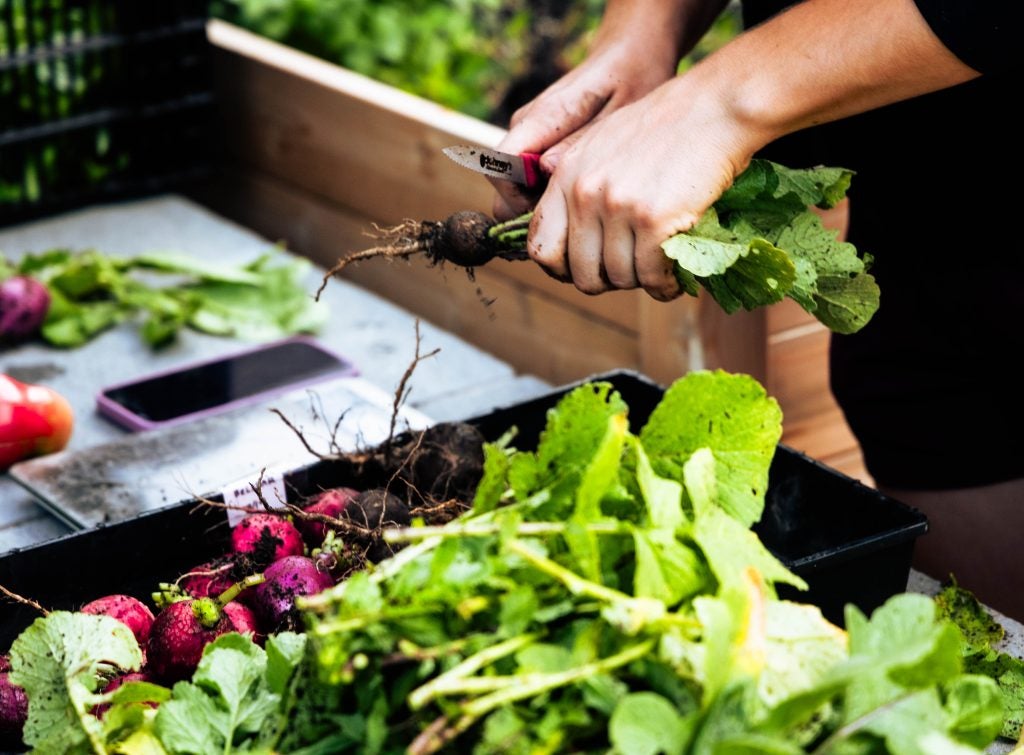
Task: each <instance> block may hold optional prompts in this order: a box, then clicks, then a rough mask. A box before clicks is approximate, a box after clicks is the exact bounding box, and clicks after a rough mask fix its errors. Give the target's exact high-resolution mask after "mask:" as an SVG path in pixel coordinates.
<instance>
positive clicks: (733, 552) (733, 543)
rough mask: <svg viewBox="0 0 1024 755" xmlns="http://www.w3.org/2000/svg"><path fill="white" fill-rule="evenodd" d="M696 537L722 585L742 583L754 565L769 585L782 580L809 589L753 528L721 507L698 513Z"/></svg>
mask: <svg viewBox="0 0 1024 755" xmlns="http://www.w3.org/2000/svg"><path fill="white" fill-rule="evenodd" d="M693 539H694V540H695V541H696V542H697V544H698V545H699V546H700V549H701V551H702V552H703V553H704V558H706V559H707V562H708V566H709V567H710V568H711V571H712V573H713V574H714V575H715V578H716V579H717V580H718V583H719V584H720V585H723V586H726V587H728V586H733V585H737V584H740V583H741V582H742V580H743V574H744V572H745V571H746V570H747V569H748V568H750V567H753V568H754V569H756V570H757V572H758V574H760V576H761V577H762V578H763V579H764V580H765V581H766V582H767V583H768V584H772V583H775V582H782V583H785V584H788V585H792V586H793V587H795V588H797V589H798V590H806V589H807V583H806V582H805V581H804V580H803V579H801V578H800V577H798V576H797V575H796V574H793V572H791V571H790V570H789V569H787V568H786V567H785V566H783V564H782V562H781V561H779V560H778V559H777V558H776V557H775V556H774V555H772V553H771V552H770V551H769V550H768V549H767V548H765V547H764V544H763V543H762V542H761V541H760V539H758V537H757V535H756V534H755V533H754V532H753V531H751V530H749V529H747V528H746V527H745V526H744V525H743V524H741V523H740V522H738V521H737V520H736V519H734V518H732V517H731V516H729V515H727V514H726V513H725V512H724V511H722V510H721V509H717V508H712V509H709V510H707V511H705V512H703V513H701V514H699V515H698V516H697V521H696V525H695V527H694V532H693Z"/></svg>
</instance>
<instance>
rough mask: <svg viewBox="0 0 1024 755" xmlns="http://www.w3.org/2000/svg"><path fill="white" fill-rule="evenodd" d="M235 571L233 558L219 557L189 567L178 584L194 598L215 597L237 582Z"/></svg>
mask: <svg viewBox="0 0 1024 755" xmlns="http://www.w3.org/2000/svg"><path fill="white" fill-rule="evenodd" d="M234 571H235V564H234V562H233V560H232V559H231V558H229V557H222V558H217V559H214V560H212V561H207V562H206V563H204V564H200V565H199V566H197V567H195V568H194V569H189V570H188V571H187V572H185V574H184V575H182V577H181V578H180V579H179V580H178V586H179V587H180V588H181V589H182V590H183V591H184V592H186V593H188V595H190V596H191V597H193V598H211V597H215V596H217V595H220V594H221V593H222V592H224V591H225V590H227V589H228V588H229V587H231V585H233V584H234V583H235V577H234V576H233V572H234Z"/></svg>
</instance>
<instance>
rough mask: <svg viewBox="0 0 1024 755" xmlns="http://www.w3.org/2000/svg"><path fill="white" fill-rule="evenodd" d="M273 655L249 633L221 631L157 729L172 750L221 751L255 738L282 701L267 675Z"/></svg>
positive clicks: (177, 689)
mask: <svg viewBox="0 0 1024 755" xmlns="http://www.w3.org/2000/svg"><path fill="white" fill-rule="evenodd" d="M266 671H267V656H266V653H265V652H264V651H263V649H262V648H260V647H259V646H258V645H256V644H255V643H253V642H252V640H250V639H249V638H248V637H243V636H242V635H240V634H237V633H234V632H232V633H228V634H225V635H221V636H220V637H218V638H217V639H216V640H214V641H213V642H211V643H209V644H208V645H207V646H206V648H205V649H204V650H203V657H202V660H201V661H200V662H199V666H198V668H197V669H196V671H195V674H194V675H193V678H192V682H191V683H189V682H179V683H178V684H175V685H174V689H173V690H172V699H171V700H169V701H167V702H165V703H164V704H163V705H161V706H160V709H159V711H158V713H157V717H156V731H157V733H158V735H159V737H160V740H161V741H162V742H163V743H164V746H165V747H167V749H169V750H171V751H172V752H191V753H211V754H212V753H219V752H224V751H225V750H226V749H228V747H229V746H230V745H233V744H237V743H239V742H240V741H242V740H244V739H245V738H246V737H248V738H250V739H255V737H256V735H257V734H258V733H259V732H260V729H261V727H262V726H263V724H264V722H265V720H266V719H268V718H270V717H271V716H273V715H274V714H275V713H276V712H277V710H278V707H279V705H280V701H281V698H280V696H279V695H277V694H274V693H273V692H271V691H270V689H269V686H268V684H267V679H266Z"/></svg>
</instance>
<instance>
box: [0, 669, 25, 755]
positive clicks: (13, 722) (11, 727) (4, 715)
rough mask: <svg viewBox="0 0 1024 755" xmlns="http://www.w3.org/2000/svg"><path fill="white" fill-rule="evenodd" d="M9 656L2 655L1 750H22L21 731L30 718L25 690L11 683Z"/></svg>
mask: <svg viewBox="0 0 1024 755" xmlns="http://www.w3.org/2000/svg"><path fill="white" fill-rule="evenodd" d="M10 668H11V664H10V661H9V660H8V659H7V656H5V655H0V750H3V751H5V752H6V751H8V750H21V749H22V744H21V732H22V729H23V727H24V726H25V720H26V719H27V718H28V698H27V697H26V696H25V690H23V689H22V688H21V687H17V686H15V685H14V684H12V683H11V679H10V676H9V675H8V673H7V672H8V671H10Z"/></svg>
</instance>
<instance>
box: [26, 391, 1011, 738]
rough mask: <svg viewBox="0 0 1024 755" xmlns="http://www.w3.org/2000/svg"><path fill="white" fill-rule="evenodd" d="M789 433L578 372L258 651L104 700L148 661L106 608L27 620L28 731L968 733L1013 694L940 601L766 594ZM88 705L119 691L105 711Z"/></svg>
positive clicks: (996, 715) (692, 397) (44, 734)
mask: <svg viewBox="0 0 1024 755" xmlns="http://www.w3.org/2000/svg"><path fill="white" fill-rule="evenodd" d="M780 435H781V415H780V413H779V409H778V406H777V404H776V402H775V401H774V400H773V399H771V398H770V397H768V396H767V395H766V394H765V392H764V390H763V389H762V388H761V387H760V385H758V384H757V382H756V381H754V380H753V379H752V378H750V377H747V376H742V375H729V374H727V373H723V372H694V373H691V374H689V375H687V376H685V377H683V378H682V379H680V380H679V381H677V382H676V383H675V384H674V385H673V386H671V387H670V388H669V390H668V391H667V392H666V394H665V397H664V399H663V400H662V402H661V404H660V405H659V406H658V407H657V408H656V409H655V411H654V412H652V413H651V415H650V417H649V419H648V421H647V423H646V425H645V426H644V427H642V428H639V429H638V430H637V431H636V432H634V431H633V429H632V428H631V427H630V423H629V417H628V407H627V406H626V404H625V402H624V401H623V399H622V397H621V396H620V395H618V393H616V392H615V391H614V390H613V389H612V387H611V385H610V384H607V383H601V382H596V383H589V384H585V385H583V386H580V387H578V388H576V389H574V390H573V391H571V392H570V393H569V394H567V395H566V396H565V398H563V399H562V401H561V402H560V403H559V404H558V405H557V406H556V407H555V408H554V409H552V410H551V411H550V412H549V414H548V417H547V423H546V427H545V429H544V431H543V432H542V434H541V437H540V440H539V443H538V444H537V447H536V449H535V450H533V451H526V450H518V449H516V448H515V447H514V445H513V441H514V440H515V434H514V432H511V431H510V432H509V433H507V434H506V435H505V436H504V437H503V438H502V439H500V440H499V441H497V442H495V443H489V444H487V446H486V449H485V459H486V462H485V472H484V478H483V480H482V482H481V484H480V485H479V487H478V490H477V494H476V498H475V500H474V502H473V508H472V510H471V511H469V512H468V513H467V514H465V515H463V516H462V517H460V518H458V519H456V520H454V521H452V522H450V523H448V524H445V525H441V526H427V525H425V524H422V523H417V524H415V525H414V526H412V527H408V528H404V529H397V530H389V531H388V532H387V533H386V538H387V539H388V540H389V541H391V542H393V543H394V544H396V545H397V544H404V546H405V547H403V548H402V549H400V550H399V551H398V552H397V553H396V554H395V555H394V556H393V557H391V558H389V559H387V560H385V561H382V562H380V563H379V564H377V565H375V566H374V567H373V568H371V569H369V570H367V571H361V572H357V573H355V574H353V575H352V576H351V577H349V578H348V579H347V580H346V581H344V582H342V583H340V584H338V585H337V586H335V587H334V588H331V589H330V590H328V591H326V592H324V593H321V594H319V595H315V596H308V597H306V598H304V599H302V601H301V606H302V608H303V610H304V616H305V619H306V632H305V633H304V634H283V635H277V636H272V637H270V638H268V640H267V643H266V649H265V650H263V649H261V648H259V647H258V646H256V645H255V644H253V643H252V642H251V640H249V639H248V638H244V637H240V636H238V635H226V636H224V637H222V638H220V639H218V640H217V641H215V642H214V643H211V644H210V645H209V646H207V648H206V651H205V653H204V656H203V660H202V662H201V664H200V667H199V669H198V671H197V672H196V674H195V675H194V677H193V679H192V680H191V681H190V682H181V683H178V684H176V685H175V686H174V688H173V689H172V690H166V689H164V688H161V687H156V686H155V685H141V686H140V685H139V684H138V683H129V684H126V685H124V686H123V687H122V688H120V689H119V690H117V692H115V693H114V694H113V696H111V695H110V694H109V693H107V694H102V693H98V692H97V690H98V689H100V683H101V680H102V679H104V678H106V676H108V675H109V674H110V673H111V672H112V669H110V665H111V663H114V664H116V665H119V666H122V667H123V668H125V669H127V668H133V667H135V666H136V665H137V662H138V657H139V656H138V647H137V646H136V645H135V640H134V638H133V637H132V636H131V634H130V633H128V632H126V631H122V632H119V633H116V632H115V633H112V635H111V637H109V638H108V640H107V642H106V643H104V644H103V646H90V645H88V643H84V642H82V641H81V638H83V637H85V636H87V634H89V633H93V632H95V631H96V630H97V629H98V627H94V626H92V625H91V624H90V625H86V624H85V623H84V622H86V621H93V620H94V619H96V617H91V616H85V615H79V614H67V613H53V614H51V615H50V616H49V617H47V618H45V619H39V620H38V621H37V622H36V623H35V624H34V625H33V627H32V628H31V629H30V630H29V631H27V632H26V633H24V634H23V635H22V637H20V638H19V640H18V641H17V642H16V643H15V646H14V647H13V648H12V651H11V658H12V667H13V669H12V680H13V681H15V683H17V684H19V685H23V686H24V687H25V689H26V692H27V694H28V697H29V701H30V703H29V705H30V708H29V719H30V721H29V726H28V727H27V728H26V733H27V736H28V737H30V739H29V741H30V743H32V744H36V745H42V744H44V743H45V744H47V745H48V744H50V743H51V742H55V741H56V740H51V739H50V737H56V736H60V737H64V738H71V739H69V741H70V742H71V744H73V745H74V746H76V747H77V746H79V745H81V747H80V748H79V750H78V751H88V750H87V749H86V747H91V748H92V749H91V751H93V752H100V753H104V752H139V753H141V752H153V753H163V752H166V753H208V752H209V753H213V752H228V751H247V752H278V753H303V754H304V755H310V754H311V753H327V752H330V753H346V752H352V753H356V752H358V753H400V752H405V753H410V754H411V755H424V754H425V753H431V752H437V751H441V750H445V749H449V748H452V749H454V751H459V752H474V753H481V754H489V753H497V752H503V753H523V754H524V755H525V754H526V753H536V752H610V753H631V754H632V753H640V754H641V755H659V754H664V755H742V754H749V755H753V754H754V753H761V754H768V755H800V754H801V753H808V752H811V753H821V754H822V755H824V753H839V754H840V755H848V754H849V755H852V754H853V753H892V754H893V755H945V754H947V753H948V754H949V755H959V754H960V753H971V752H975V753H976V752H982V751H983V749H984V747H985V746H987V745H988V743H989V742H991V741H992V740H993V739H994V738H995V737H996V736H997V734H998V733H999V732H1000V730H1001V728H1002V727H1003V725H1004V722H1003V703H1002V697H1001V695H1000V691H999V688H998V686H997V685H996V683H995V682H994V681H993V680H992V679H990V678H988V677H987V676H982V675H976V674H965V673H964V665H963V655H964V651H963V647H964V634H962V633H961V631H960V630H959V629H958V628H957V627H956V625H954V624H953V623H951V622H950V621H948V620H946V619H945V618H944V616H943V615H942V614H941V613H940V612H939V611H938V608H937V604H936V602H935V601H933V600H932V599H930V598H927V597H925V596H921V595H911V594H903V595H897V596H895V597H893V598H892V599H890V600H889V601H888V602H887V603H886V604H885V605H883V606H882V607H880V608H879V609H877V610H876V611H875V612H874V613H873V615H872V616H870V617H868V616H866V615H864V614H863V613H862V612H861V611H859V610H858V609H857V608H855V607H853V606H849V607H848V608H847V611H846V621H845V624H846V630H843V629H840V628H839V627H837V626H835V625H833V624H831V623H829V622H828V621H826V620H825V619H824V618H823V617H822V615H821V612H820V610H819V609H818V608H816V607H814V606H811V605H805V604H801V603H797V602H792V601H784V600H779V599H777V597H776V595H775V585H777V584H780V583H786V584H790V585H794V586H796V587H798V588H799V587H803V586H804V585H803V580H801V579H800V578H799V577H797V576H796V575H794V574H793V573H791V572H790V571H789V570H788V569H787V568H786V567H785V566H784V565H783V564H782V563H781V562H779V561H778V560H777V559H776V558H775V557H774V556H773V555H772V554H771V553H770V552H769V551H768V550H767V549H766V548H765V547H764V545H763V544H762V543H761V542H760V541H759V540H758V538H757V537H756V536H755V535H754V533H753V532H752V531H751V530H750V529H749V524H750V522H752V521H757V519H758V518H759V517H760V514H761V507H762V506H763V499H764V492H765V486H766V479H767V477H766V475H767V471H768V467H769V464H770V462H771V457H772V449H773V448H774V447H775V445H776V444H777V442H778V438H779V436H780ZM744 488H747V491H746V492H745V493H744V494H743V495H739V491H741V490H744ZM78 622H82V623H81V625H79V624H78ZM61 635H63V637H64V639H63V642H65V643H66V645H62V646H61V649H57V644H58V639H59V637H60V636H61ZM971 636H974V635H971ZM76 638H77V639H76ZM972 642H973V640H972ZM65 648H66V649H65ZM47 653H52V655H53V657H54V658H56V659H64V658H67V659H69V660H68V661H66V662H65V661H63V660H59V662H54V661H52V660H46V661H45V662H41V661H40V658H42V657H43V656H44V655H45V654H47ZM101 659H109V660H103V661H101ZM44 692H46V693H48V695H47V698H46V699H43V700H39V696H40V695H43V693H44ZM120 695H123V696H124V697H119V696H120ZM100 703H110V704H112V707H111V708H110V710H109V711H108V712H107V714H106V716H105V717H104V718H103V719H102V720H100V719H99V718H98V717H96V716H95V714H94V711H93V709H92V707H91V706H92V705H96V704H100ZM145 703H150V704H153V705H155V706H156V707H155V709H153V708H149V707H147V706H146V705H145ZM72 740H73V741H72ZM62 741H63V740H62Z"/></svg>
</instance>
